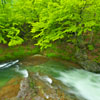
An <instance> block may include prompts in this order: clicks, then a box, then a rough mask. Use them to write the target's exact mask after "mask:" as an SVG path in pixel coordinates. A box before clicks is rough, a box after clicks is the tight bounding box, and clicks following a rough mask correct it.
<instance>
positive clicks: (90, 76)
mask: <svg viewBox="0 0 100 100" xmlns="http://www.w3.org/2000/svg"><path fill="white" fill-rule="evenodd" d="M59 73H60V76H59V77H57V78H56V79H58V80H60V81H61V82H62V83H63V84H64V85H66V86H69V87H70V88H71V90H70V91H69V92H70V93H72V94H75V95H77V96H78V97H83V98H84V99H86V100H100V74H95V73H92V72H88V71H85V70H79V69H76V70H69V71H65V72H60V71H59ZM80 100H81V99H80Z"/></svg>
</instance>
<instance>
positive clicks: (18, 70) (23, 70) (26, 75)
mask: <svg viewBox="0 0 100 100" xmlns="http://www.w3.org/2000/svg"><path fill="white" fill-rule="evenodd" d="M15 71H16V72H18V73H20V74H22V75H23V76H24V77H28V71H27V70H26V69H20V67H19V65H16V68H15Z"/></svg>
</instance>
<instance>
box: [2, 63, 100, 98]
mask: <svg viewBox="0 0 100 100" xmlns="http://www.w3.org/2000/svg"><path fill="white" fill-rule="evenodd" d="M12 65H13V66H10V67H9V68H7V69H1V70H0V86H3V85H4V84H5V83H6V82H7V81H8V80H9V79H11V78H12V77H15V76H20V75H21V76H22V75H23V76H24V77H28V72H27V70H28V71H32V72H41V73H45V74H46V75H51V76H53V77H54V78H55V79H57V80H59V81H61V82H62V83H63V84H64V85H65V86H67V87H69V90H68V91H67V92H69V93H70V94H74V95H76V96H77V97H78V98H79V100H100V74H95V73H92V72H88V71H85V70H82V69H67V68H66V67H65V66H64V65H63V64H61V63H59V62H55V61H54V62H53V61H49V62H47V63H44V64H41V65H37V66H28V67H24V68H25V69H20V67H19V65H18V64H15V63H12ZM1 66H3V65H1ZM5 66H6V64H5ZM71 68H72V67H71ZM43 79H45V80H48V82H50V83H51V84H52V83H53V81H52V80H51V79H50V78H48V76H46V77H43ZM65 91H66V90H65Z"/></svg>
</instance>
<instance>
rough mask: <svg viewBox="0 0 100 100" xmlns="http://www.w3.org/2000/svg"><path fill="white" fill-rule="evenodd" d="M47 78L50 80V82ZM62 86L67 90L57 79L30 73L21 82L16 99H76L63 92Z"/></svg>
mask: <svg viewBox="0 0 100 100" xmlns="http://www.w3.org/2000/svg"><path fill="white" fill-rule="evenodd" d="M48 79H50V80H52V83H51V82H49V81H48ZM62 88H64V89H66V91H67V90H68V88H67V87H65V86H64V85H62V83H60V82H58V80H55V79H53V78H51V77H47V76H46V75H42V74H39V73H34V74H33V73H30V75H29V78H25V79H24V80H23V81H22V82H21V86H20V91H19V93H18V95H17V100H32V99H33V100H78V99H77V98H76V97H75V96H72V95H70V94H68V93H65V91H63V90H62ZM73 97H74V98H73Z"/></svg>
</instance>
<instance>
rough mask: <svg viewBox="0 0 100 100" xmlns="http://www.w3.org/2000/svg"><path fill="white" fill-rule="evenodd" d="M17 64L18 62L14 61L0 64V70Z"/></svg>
mask: <svg viewBox="0 0 100 100" xmlns="http://www.w3.org/2000/svg"><path fill="white" fill-rule="evenodd" d="M18 62H19V60H15V61H11V62H8V63H3V64H0V69H5V68H9V67H11V66H13V65H15V64H16V63H18Z"/></svg>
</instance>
